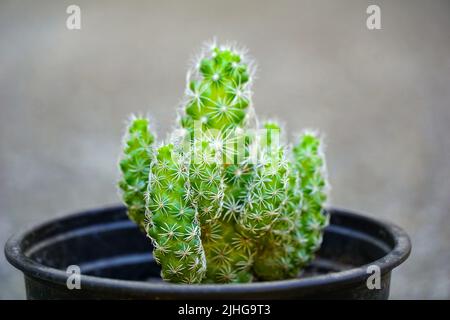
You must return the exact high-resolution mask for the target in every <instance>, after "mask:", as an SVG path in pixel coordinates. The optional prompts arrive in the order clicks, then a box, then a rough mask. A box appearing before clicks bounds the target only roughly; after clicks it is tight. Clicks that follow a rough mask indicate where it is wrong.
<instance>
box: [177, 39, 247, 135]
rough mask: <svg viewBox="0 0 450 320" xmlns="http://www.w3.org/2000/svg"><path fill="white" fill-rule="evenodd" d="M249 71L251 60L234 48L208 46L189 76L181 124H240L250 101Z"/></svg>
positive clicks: (217, 126) (219, 127)
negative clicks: (198, 122) (197, 122)
mask: <svg viewBox="0 0 450 320" xmlns="http://www.w3.org/2000/svg"><path fill="white" fill-rule="evenodd" d="M252 72H253V69H252V64H251V62H250V61H249V60H248V59H247V57H246V56H245V55H244V54H243V53H241V52H239V50H237V49H236V48H234V47H231V46H221V47H219V46H217V45H215V44H212V45H210V46H208V47H207V48H206V50H205V52H204V53H203V54H202V55H201V57H200V59H199V61H198V63H197V65H196V66H195V68H194V69H193V71H192V72H191V73H190V74H189V75H188V85H187V88H186V103H185V110H184V113H185V115H184V116H183V117H182V119H181V124H182V126H183V127H184V128H186V129H193V127H194V122H195V121H200V122H201V124H202V127H203V128H204V129H217V130H223V129H224V128H235V127H238V126H242V125H243V124H244V122H245V121H244V120H245V116H246V109H247V108H248V106H249V105H250V103H251V90H250V85H251V73H252Z"/></svg>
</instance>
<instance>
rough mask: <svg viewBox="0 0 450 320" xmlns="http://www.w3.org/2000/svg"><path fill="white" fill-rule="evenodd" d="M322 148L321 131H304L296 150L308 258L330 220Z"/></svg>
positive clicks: (301, 218)
mask: <svg viewBox="0 0 450 320" xmlns="http://www.w3.org/2000/svg"><path fill="white" fill-rule="evenodd" d="M322 148H323V142H322V141H321V139H320V137H319V135H318V134H317V133H315V132H312V131H305V132H304V133H303V134H302V135H301V136H300V139H299V142H298V144H297V145H296V146H295V147H294V150H293V153H294V158H295V166H296V168H297V171H298V173H299V174H300V181H301V189H302V193H303V203H302V212H301V215H300V226H301V227H300V235H301V238H304V240H305V241H306V246H305V251H304V254H303V256H304V257H307V258H308V259H307V260H311V259H312V258H313V253H314V252H315V251H316V250H317V249H318V248H319V247H320V245H321V243H322V234H323V229H324V228H325V227H326V226H327V224H328V215H327V214H326V213H325V210H324V204H325V201H326V200H327V192H328V181H327V172H326V163H325V156H324V153H323V150H322Z"/></svg>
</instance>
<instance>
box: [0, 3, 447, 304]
mask: <svg viewBox="0 0 450 320" xmlns="http://www.w3.org/2000/svg"><path fill="white" fill-rule="evenodd" d="M72 3H75V4H78V5H79V6H80V7H81V10H82V30H80V31H69V30H67V29H66V27H65V20H66V17H67V14H66V13H65V10H66V7H67V6H68V5H69V4H72ZM369 4H378V5H380V7H381V13H382V15H381V19H382V20H381V21H382V30H375V31H369V30H368V29H367V28H366V25H365V20H366V18H367V14H366V8H367V6H368V5H369ZM449 14H450V2H449V1H438V0H431V1H418V0H414V1H406V0H405V1H403V0H395V1H379V0H376V1H370V2H369V1H357V0H355V1H333V0H329V1H270V2H269V1H261V0H260V1H257V0H253V1H237V0H228V1H212V0H208V1H189V2H188V1H176V2H174V1H122V2H118V1H117V2H115V1H87V0H76V1H75V0H71V1H39V2H37V1H5V0H2V1H1V2H0V243H2V244H3V243H4V242H5V241H6V239H7V237H8V236H9V235H10V234H12V233H14V232H16V231H17V230H18V229H19V228H22V227H24V226H27V225H31V224H33V223H36V222H40V221H42V220H45V219H48V218H52V217H55V216H58V215H64V214H66V213H69V212H72V211H75V210H79V209H84V208H91V207H97V206H101V205H104V204H112V203H116V202H118V200H119V198H118V196H117V193H116V188H115V181H116V177H117V171H116V159H117V156H118V154H119V150H120V143H119V142H120V138H121V134H122V131H123V124H124V119H125V118H126V117H127V116H128V115H129V114H130V113H131V112H143V113H145V112H148V113H149V114H151V116H152V119H153V121H154V123H155V124H156V125H157V127H158V130H159V135H160V137H164V135H165V134H166V133H167V132H168V131H169V129H170V128H171V126H172V125H173V124H174V111H175V107H176V106H177V104H178V102H179V101H180V99H181V96H182V92H183V87H184V79H185V78H184V77H185V71H186V69H187V62H188V61H189V57H191V56H192V54H194V53H195V52H196V50H198V48H199V46H200V45H201V44H202V42H203V41H204V40H207V39H211V38H212V37H213V36H217V37H218V38H219V40H237V41H238V42H240V43H242V44H244V45H245V46H247V47H248V48H249V49H250V52H251V54H252V55H253V56H254V57H255V58H256V59H257V62H258V65H259V66H260V68H259V72H258V79H257V81H256V84H255V87H254V90H255V96H254V101H255V107H256V109H257V112H258V114H259V115H260V116H261V117H263V118H264V117H277V118H278V119H280V120H282V121H283V122H285V124H286V127H287V130H289V132H290V133H295V132H298V131H299V130H300V129H301V128H303V127H313V128H320V130H321V131H323V132H324V133H325V134H326V136H327V145H328V148H327V156H328V164H329V171H330V179H331V184H332V186H333V190H332V200H331V204H332V205H336V206H340V207H346V208H350V209H355V210H360V211H363V212H365V213H367V214H369V215H372V216H374V217H378V218H383V219H387V220H390V221H393V222H395V223H397V224H399V225H401V226H402V227H403V228H405V229H406V230H407V231H408V232H409V234H410V235H411V237H412V241H413V253H412V256H411V257H410V259H409V260H408V262H407V263H405V264H404V265H403V266H401V267H400V268H398V269H397V270H395V272H394V274H393V281H392V298H450V267H449V265H450V250H449V243H450V227H449V217H450V169H449V166H450V125H449V123H450V19H449ZM22 281H23V280H22V277H21V274H20V273H19V272H17V271H15V270H14V269H13V268H12V267H11V266H10V265H9V264H7V262H6V261H5V259H4V257H3V255H2V256H0V298H4V299H6V298H23V297H24V290H23V282H22Z"/></svg>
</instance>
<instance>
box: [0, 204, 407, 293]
mask: <svg viewBox="0 0 450 320" xmlns="http://www.w3.org/2000/svg"><path fill="white" fill-rule="evenodd" d="M119 208H122V206H120V207H119V206H110V207H106V208H103V210H117V209H119ZM94 210H95V209H94ZM328 210H329V211H331V212H335V213H338V214H340V215H344V216H348V217H351V218H358V219H360V220H365V222H368V223H372V224H377V225H378V226H380V227H381V228H383V229H384V230H386V231H387V233H388V234H389V236H391V237H392V239H394V242H395V244H394V248H393V249H392V250H391V251H390V252H389V253H388V254H386V255H385V256H383V257H381V258H380V259H378V260H375V261H373V262H370V263H368V264H364V265H362V266H359V267H356V268H352V269H349V270H344V271H339V272H333V273H329V274H324V275H318V276H313V277H308V278H295V279H286V280H276V281H260V282H252V283H233V284H174V283H168V282H163V283H152V282H144V281H133V280H120V279H112V278H104V277H97V276H90V275H83V274H81V284H82V288H87V289H91V290H96V291H108V292H111V291H115V290H120V291H121V292H123V293H127V292H129V293H134V294H136V293H139V292H142V293H148V292H153V293H161V294H164V293H179V294H189V293H192V294H195V293H205V292H217V291H220V292H221V293H231V294H232V293H234V292H241V293H242V291H246V292H275V291H277V290H280V289H283V290H286V289H287V290H289V288H304V287H312V286H314V287H316V288H317V287H322V286H324V287H325V286H326V287H329V286H330V285H334V286H335V287H339V286H346V285H348V284H350V283H355V282H360V281H362V280H365V279H367V277H368V276H369V274H368V273H367V267H368V266H370V265H377V266H378V267H379V268H380V271H381V275H384V274H386V273H389V272H390V271H391V270H392V269H394V268H395V267H397V266H398V265H400V264H401V263H402V262H404V261H405V260H406V259H407V258H408V257H409V255H410V253H411V241H410V239H409V236H408V235H407V234H406V232H405V231H404V230H403V229H401V228H400V227H398V226H397V225H395V224H392V223H390V222H387V221H384V220H379V219H374V218H371V217H369V216H366V215H361V214H357V213H354V212H353V211H351V210H347V209H342V208H337V207H331V208H329V209H328ZM90 211H91V210H85V211H80V212H79V213H87V212H90ZM73 215H76V214H71V215H66V216H63V217H59V218H56V219H52V220H48V221H46V222H43V223H41V224H39V225H36V226H33V227H29V228H27V229H25V230H24V231H21V232H19V233H17V234H15V235H13V236H11V237H10V238H9V239H8V241H7V242H6V244H5V256H6V258H7V260H8V261H9V263H11V264H12V265H13V266H14V267H16V268H17V269H19V270H20V271H22V272H23V273H24V275H25V276H26V277H32V278H33V277H34V278H38V279H40V280H44V281H48V282H50V283H54V284H57V285H62V286H66V281H67V277H68V275H67V273H66V272H65V271H64V270H60V269H56V268H52V267H48V266H45V265H43V264H41V263H38V262H37V261H34V260H32V259H31V258H29V257H27V256H26V255H25V253H24V250H23V249H22V245H21V244H22V243H23V241H24V239H25V238H26V237H27V235H28V234H30V233H31V232H33V231H34V230H36V229H39V228H42V227H44V226H46V225H48V224H53V223H57V222H61V221H64V220H65V219H67V218H70V217H71V216H73Z"/></svg>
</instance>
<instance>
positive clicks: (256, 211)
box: [5, 43, 410, 299]
mask: <svg viewBox="0 0 450 320" xmlns="http://www.w3.org/2000/svg"><path fill="white" fill-rule="evenodd" d="M253 78H254V65H253V63H252V61H251V60H249V59H248V57H247V56H246V55H245V54H244V52H243V51H242V50H238V49H237V48H236V47H235V46H228V45H224V46H219V45H216V44H215V43H213V44H210V45H207V46H205V48H204V50H203V51H202V54H201V55H200V56H199V57H198V59H196V61H195V63H194V66H193V68H192V69H191V70H190V71H189V72H188V76H187V83H186V90H185V94H184V99H183V103H182V108H181V110H180V111H179V113H178V115H177V116H178V117H177V125H176V128H175V129H174V130H173V132H171V134H170V135H169V137H168V138H167V139H165V140H164V141H162V140H161V141H160V142H157V140H156V138H155V132H154V130H153V126H152V124H151V123H150V121H149V119H148V118H146V117H143V116H132V117H131V118H130V120H129V123H128V126H127V129H126V134H125V136H124V139H123V152H122V154H121V156H120V161H119V167H120V172H121V177H120V181H119V182H118V186H119V189H120V191H121V197H122V199H123V202H124V204H125V207H124V206H120V207H113V208H105V209H99V210H92V211H87V212H82V213H79V214H77V215H73V216H69V217H66V218H61V219H57V220H54V221H50V222H48V223H45V224H43V225H40V226H38V227H33V228H32V229H30V230H28V231H25V232H23V233H19V234H18V235H16V236H13V237H12V238H11V239H10V240H9V241H8V243H7V244H6V247H5V252H6V256H7V258H8V260H9V261H10V262H11V263H12V264H13V265H15V266H16V267H17V268H19V269H20V270H22V271H23V272H24V274H25V280H26V288H27V296H28V297H29V298H145V299H167V298H171V299H172V298H191V299H192V298H227V299H229V298H267V297H268V294H271V296H270V297H272V298H387V297H388V294H389V283H390V274H391V270H392V269H393V268H394V267H396V266H397V265H399V264H400V263H402V262H403V261H404V260H405V259H406V258H407V257H408V255H409V252H410V242H409V238H408V236H407V235H406V234H405V233H404V232H403V231H402V230H401V229H400V228H398V227H396V226H394V225H392V224H389V223H384V222H380V221H377V220H373V219H370V218H367V217H363V216H360V215H356V214H352V213H349V212H346V211H343V210H337V209H332V208H325V201H326V199H327V190H328V181H327V174H326V164H325V157H324V153H323V142H322V141H321V138H320V136H319V134H318V133H316V132H314V131H308V130H305V131H303V133H301V134H300V136H298V137H297V138H296V140H295V141H294V143H293V145H292V146H291V145H289V144H288V143H287V142H286V139H285V138H284V136H283V134H282V129H281V127H280V125H279V124H277V122H276V121H266V122H261V123H260V122H259V121H258V120H257V118H256V115H255V112H254V109H253V105H252V91H251V86H252V81H253ZM128 218H129V219H128ZM322 242H323V245H322ZM319 249H320V251H318V250H319ZM316 255H318V257H316V259H314V257H315V256H316ZM74 265H75V266H77V267H79V270H80V271H81V275H80V277H81V285H80V287H81V288H82V290H72V289H73V288H71V287H69V286H68V281H69V280H70V277H71V274H69V276H68V274H67V273H66V271H67V270H69V269H68V267H73V266H74ZM369 266H371V267H373V266H375V267H376V268H379V270H380V285H379V288H377V290H372V289H373V288H370V287H368V286H367V285H366V281H367V277H368V276H369V275H370V274H368V273H367V270H369V268H368V267H369ZM71 270H72V269H71ZM161 279H162V280H164V281H162V280H161Z"/></svg>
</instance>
